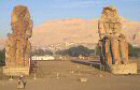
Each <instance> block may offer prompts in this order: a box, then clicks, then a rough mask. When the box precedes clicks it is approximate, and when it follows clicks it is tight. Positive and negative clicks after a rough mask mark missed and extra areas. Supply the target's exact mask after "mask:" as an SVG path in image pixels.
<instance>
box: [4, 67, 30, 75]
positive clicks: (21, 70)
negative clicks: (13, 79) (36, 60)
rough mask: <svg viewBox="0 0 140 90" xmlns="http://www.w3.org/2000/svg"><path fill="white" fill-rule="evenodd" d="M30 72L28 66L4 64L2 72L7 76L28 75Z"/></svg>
mask: <svg viewBox="0 0 140 90" xmlns="http://www.w3.org/2000/svg"><path fill="white" fill-rule="evenodd" d="M29 72H30V67H29V66H23V67H22V66H15V67H14V66H12V67H10V66H5V67H3V74H4V75H7V76H20V75H26V76H28V75H29Z"/></svg>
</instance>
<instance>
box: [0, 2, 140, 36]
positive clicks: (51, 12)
mask: <svg viewBox="0 0 140 90" xmlns="http://www.w3.org/2000/svg"><path fill="white" fill-rule="evenodd" d="M16 5H26V6H28V8H29V10H30V13H31V16H32V18H33V21H34V26H38V25H41V24H42V23H44V22H47V21H50V20H57V19H70V18H82V19H89V20H92V19H98V18H99V17H100V15H101V12H102V9H103V7H105V6H110V5H111V6H116V7H117V8H118V9H119V11H120V14H121V15H122V16H123V17H125V18H127V19H129V20H133V21H139V22H140V0H0V38H1V37H4V36H6V34H7V33H8V32H10V31H11V26H10V23H11V13H12V11H13V8H14V7H15V6H16Z"/></svg>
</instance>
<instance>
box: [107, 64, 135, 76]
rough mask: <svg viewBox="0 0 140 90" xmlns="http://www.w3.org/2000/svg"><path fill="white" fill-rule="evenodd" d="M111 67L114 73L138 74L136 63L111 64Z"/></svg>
mask: <svg viewBox="0 0 140 90" xmlns="http://www.w3.org/2000/svg"><path fill="white" fill-rule="evenodd" d="M109 69H110V72H111V73H113V74H137V64H136V63H129V64H118V65H111V66H109Z"/></svg>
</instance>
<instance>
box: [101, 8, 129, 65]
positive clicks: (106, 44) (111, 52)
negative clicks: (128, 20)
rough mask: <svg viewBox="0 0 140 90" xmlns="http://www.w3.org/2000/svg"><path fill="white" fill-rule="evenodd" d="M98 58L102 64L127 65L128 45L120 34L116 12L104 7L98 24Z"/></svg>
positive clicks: (113, 9) (120, 27) (120, 25)
mask: <svg viewBox="0 0 140 90" xmlns="http://www.w3.org/2000/svg"><path fill="white" fill-rule="evenodd" d="M98 32H99V37H100V43H99V48H100V57H101V62H102V64H109V65H112V64H120V63H128V43H127V40H126V37H125V34H124V33H122V32H123V30H122V22H121V17H120V16H119V13H118V10H117V9H116V8H114V7H105V8H104V10H103V12H102V17H101V19H100V20H99V22H98Z"/></svg>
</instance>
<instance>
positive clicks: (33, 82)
mask: <svg viewBox="0 0 140 90" xmlns="http://www.w3.org/2000/svg"><path fill="white" fill-rule="evenodd" d="M26 80H27V85H26V88H25V89H24V90H140V75H119V76H118V75H112V74H110V73H107V72H104V71H100V70H99V69H96V68H94V67H93V66H88V65H83V64H77V63H74V62H71V61H42V62H38V69H37V75H36V79H34V77H33V75H31V76H30V77H27V79H26ZM16 86H17V78H14V79H13V80H8V79H7V78H1V79H0V90H17V88H16Z"/></svg>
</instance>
